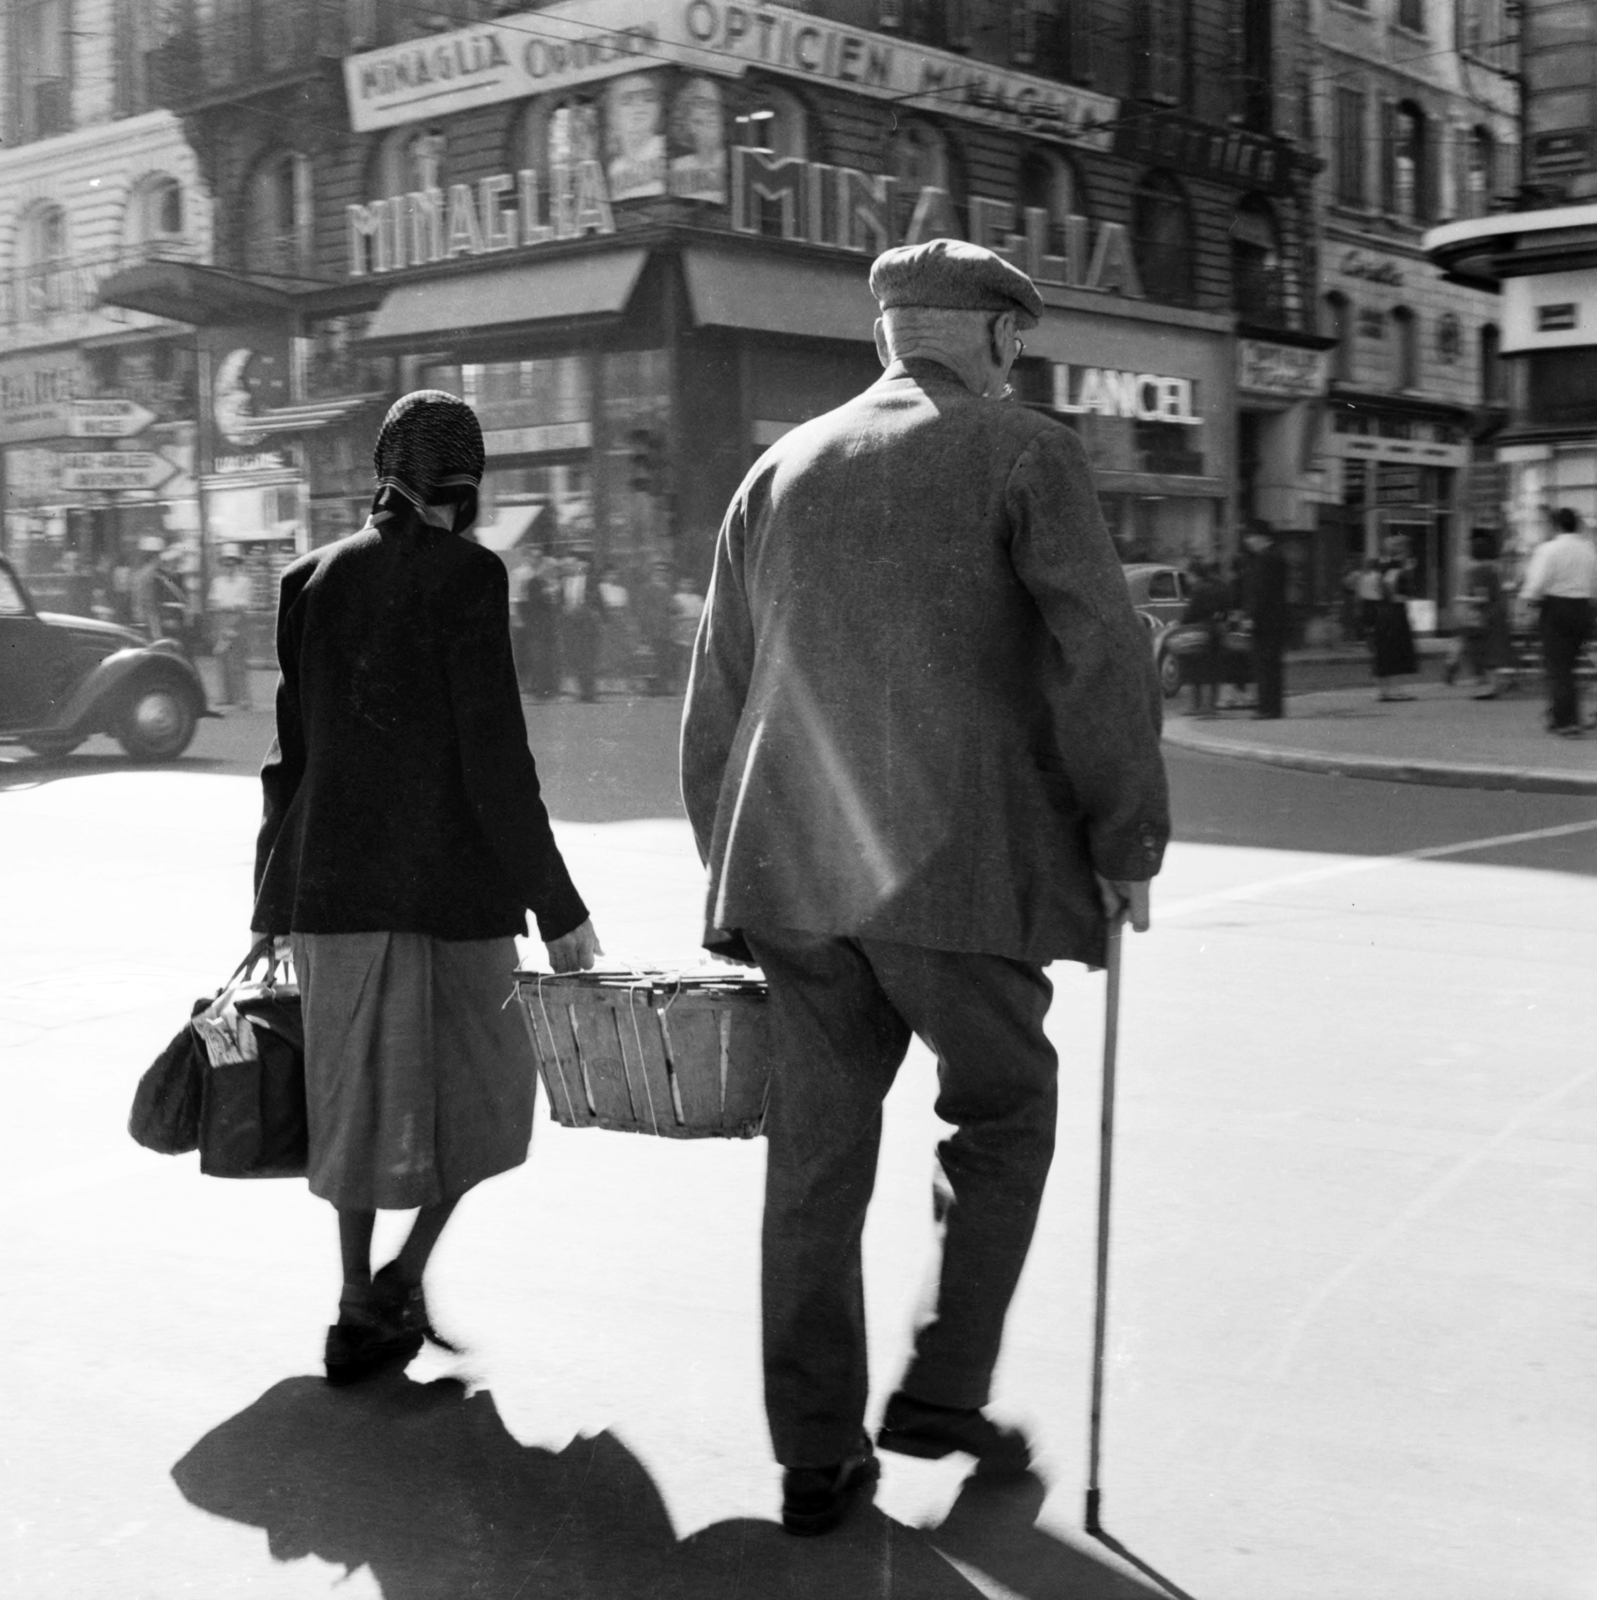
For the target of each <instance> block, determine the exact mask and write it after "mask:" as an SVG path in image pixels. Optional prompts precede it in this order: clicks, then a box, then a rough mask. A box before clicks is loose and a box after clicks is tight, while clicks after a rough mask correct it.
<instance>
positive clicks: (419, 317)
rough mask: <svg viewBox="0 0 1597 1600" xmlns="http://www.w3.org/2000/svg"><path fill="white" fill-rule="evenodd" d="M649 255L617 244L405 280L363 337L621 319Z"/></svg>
mask: <svg viewBox="0 0 1597 1600" xmlns="http://www.w3.org/2000/svg"><path fill="white" fill-rule="evenodd" d="M647 254H648V252H647V251H644V250H611V251H606V252H604V253H602V254H594V255H580V256H564V257H561V258H560V259H558V260H553V261H528V262H524V263H522V264H521V265H519V266H514V267H502V268H500V269H499V270H498V271H495V272H472V273H463V274H462V275H460V276H459V277H450V278H428V279H426V280H424V281H422V282H419V283H404V284H400V285H398V286H397V287H396V288H394V289H391V290H390V291H389V293H388V297H387V298H386V299H385V300H384V301H383V303H382V304H381V305H380V306H379V307H378V308H377V310H376V311H375V312H374V313H373V315H372V320H371V322H370V324H369V325H368V327H367V329H366V335H365V338H364V340H363V341H362V342H363V343H365V344H368V345H370V344H388V345H397V344H412V343H414V342H415V341H417V340H425V339H437V338H441V337H443V336H445V335H449V336H460V335H464V334H470V333H477V332H481V331H483V330H485V329H489V328H493V329H502V328H505V327H507V326H510V325H517V326H521V327H534V326H536V325H537V324H539V323H544V322H578V321H591V320H593V319H595V318H601V317H618V316H620V315H621V313H622V312H623V311H625V310H626V308H627V302H628V301H629V300H630V299H631V298H632V291H633V289H635V288H636V287H637V282H638V277H639V275H640V274H641V273H642V271H643V263H644V261H645V259H646V258H647Z"/></svg>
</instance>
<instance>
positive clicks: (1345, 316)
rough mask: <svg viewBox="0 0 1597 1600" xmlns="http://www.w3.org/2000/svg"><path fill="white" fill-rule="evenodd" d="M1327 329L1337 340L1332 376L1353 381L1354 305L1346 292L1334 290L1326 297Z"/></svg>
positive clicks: (1332, 362) (1340, 380)
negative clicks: (1341, 292) (1340, 292)
mask: <svg viewBox="0 0 1597 1600" xmlns="http://www.w3.org/2000/svg"><path fill="white" fill-rule="evenodd" d="M1325 331H1326V333H1327V334H1329V335H1330V337H1331V338H1333V339H1335V340H1336V348H1335V349H1334V350H1333V351H1332V352H1331V378H1332V380H1333V381H1334V382H1336V383H1351V382H1352V381H1353V306H1352V303H1351V302H1350V301H1349V300H1348V297H1347V296H1346V295H1345V294H1339V293H1338V292H1336V291H1335V290H1333V291H1332V292H1331V293H1330V294H1328V295H1327V296H1326V297H1325Z"/></svg>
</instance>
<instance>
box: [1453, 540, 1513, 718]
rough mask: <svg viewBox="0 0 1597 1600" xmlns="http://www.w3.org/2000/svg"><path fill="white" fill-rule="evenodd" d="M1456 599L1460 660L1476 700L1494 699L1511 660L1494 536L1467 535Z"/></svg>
mask: <svg viewBox="0 0 1597 1600" xmlns="http://www.w3.org/2000/svg"><path fill="white" fill-rule="evenodd" d="M1469 554H1470V559H1469V565H1468V566H1467V567H1465V569H1464V574H1463V578H1464V581H1463V585H1462V591H1461V594H1460V597H1459V598H1460V602H1461V605H1462V609H1463V619H1462V622H1463V626H1462V633H1461V637H1462V639H1463V643H1464V655H1463V659H1464V663H1465V665H1467V666H1468V667H1469V670H1470V672H1471V674H1472V675H1473V676H1474V678H1475V682H1476V684H1477V686H1478V687H1477V688H1476V691H1475V694H1474V696H1473V698H1474V699H1476V700H1495V699H1496V698H1497V696H1498V695H1499V693H1501V691H1502V685H1503V669H1504V668H1505V667H1507V666H1509V665H1510V664H1511V663H1512V661H1513V659H1514V641H1513V636H1512V634H1511V633H1510V631H1509V621H1508V599H1507V596H1506V595H1505V594H1504V592H1503V579H1502V574H1501V573H1500V572H1499V571H1498V570H1497V540H1496V537H1495V536H1494V535H1492V534H1490V533H1487V532H1486V531H1484V530H1482V529H1477V530H1476V531H1475V532H1474V533H1472V534H1471V535H1470V540H1469Z"/></svg>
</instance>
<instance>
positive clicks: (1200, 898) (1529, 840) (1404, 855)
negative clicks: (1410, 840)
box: [1153, 818, 1597, 928]
mask: <svg viewBox="0 0 1597 1600" xmlns="http://www.w3.org/2000/svg"><path fill="white" fill-rule="evenodd" d="M1591 832H1597V818H1594V819H1593V820H1591V821H1589V822H1562V823H1559V824H1558V825H1557V826H1556V827H1552V828H1531V829H1529V830H1528V831H1526V832H1524V833H1497V834H1491V835H1489V836H1487V837H1486V838H1483V839H1464V840H1461V841H1460V842H1459V843H1457V844H1436V845H1426V846H1425V847H1424V848H1423V849H1420V850H1399V851H1396V852H1394V853H1393V854H1391V855H1385V856H1347V857H1344V858H1343V859H1341V860H1337V861H1330V862H1327V863H1326V864H1325V865H1324V866H1321V867H1309V868H1307V869H1306V870H1304V871H1302V872H1285V873H1282V874H1281V876H1280V877H1277V878H1260V879H1257V880H1256V881H1255V882H1253V883H1239V884H1235V885H1233V886H1232V887H1231V888H1229V889H1216V890H1215V891H1213V892H1212V893H1210V894H1200V895H1193V896H1192V897H1191V898H1190V899H1187V900H1175V901H1172V902H1171V903H1170V904H1169V905H1160V904H1158V903H1157V902H1155V904H1154V907H1153V925H1154V927H1155V928H1157V927H1158V926H1159V924H1160V923H1161V922H1163V921H1165V919H1166V918H1169V917H1190V916H1193V915H1194V914H1196V913H1197V912H1200V911H1208V910H1211V909H1212V908H1214V907H1215V906H1223V905H1230V904H1232V903H1233V902H1234V901H1237V900H1253V899H1256V898H1258V897H1259V896H1260V895H1266V894H1273V893H1274V892H1275V891H1276V890H1277V889H1294V888H1297V887H1298V886H1299V885H1302V884H1307V883H1325V882H1327V881H1328V880H1330V879H1333V878H1347V877H1351V876H1353V875H1354V874H1355V873H1360V872H1376V871H1378V870H1379V869H1380V868H1382V867H1390V866H1394V865H1397V864H1398V863H1401V862H1404V861H1439V860H1443V859H1445V858H1446V857H1448V856H1462V855H1470V854H1472V853H1474V852H1476V851H1480V850H1498V849H1502V848H1503V847H1504V846H1506V845H1511V844H1533V843H1535V842H1536V841H1537V840H1541V839H1559V838H1564V837H1566V836H1567V835H1569V834H1575V833H1591Z"/></svg>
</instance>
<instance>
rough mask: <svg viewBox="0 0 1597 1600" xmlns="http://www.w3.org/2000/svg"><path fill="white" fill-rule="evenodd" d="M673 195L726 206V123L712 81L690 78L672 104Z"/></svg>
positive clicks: (719, 95) (716, 86) (716, 88)
mask: <svg viewBox="0 0 1597 1600" xmlns="http://www.w3.org/2000/svg"><path fill="white" fill-rule="evenodd" d="M671 193H672V194H674V195H678V196H680V197H681V198H682V199H684V200H704V201H707V202H709V203H710V204H712V205H723V206H724V205H725V204H726V123H725V119H724V116H723V114H722V110H721V89H720V85H719V84H717V83H716V82H715V81H714V79H712V78H688V79H687V80H685V81H684V83H683V84H682V87H681V88H680V89H678V90H677V93H676V99H675V100H674V101H673V102H672V105H671Z"/></svg>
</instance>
